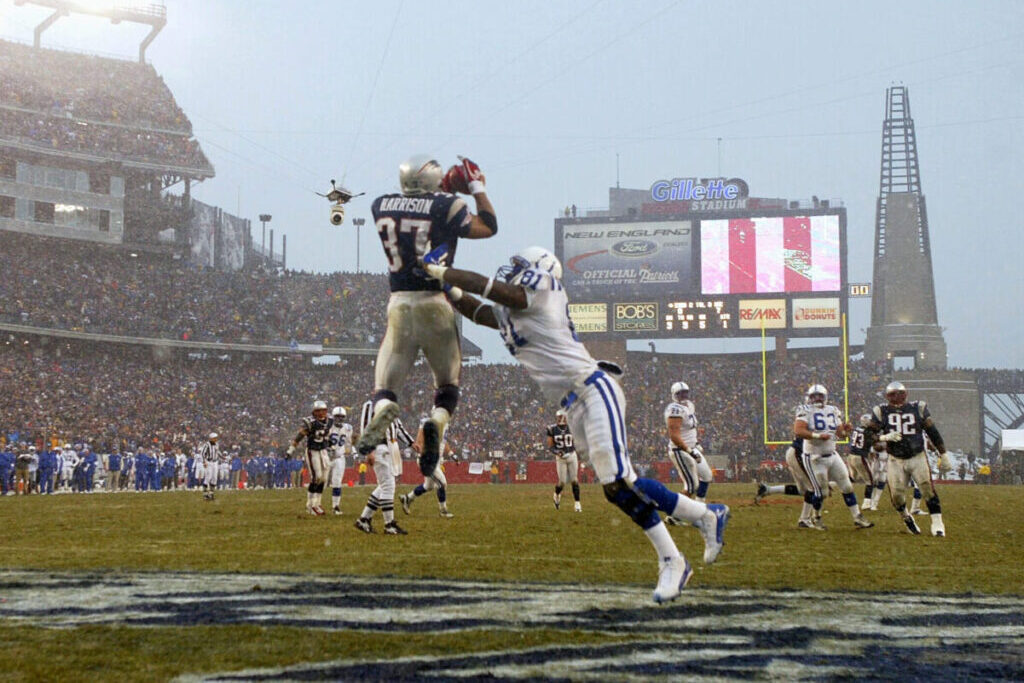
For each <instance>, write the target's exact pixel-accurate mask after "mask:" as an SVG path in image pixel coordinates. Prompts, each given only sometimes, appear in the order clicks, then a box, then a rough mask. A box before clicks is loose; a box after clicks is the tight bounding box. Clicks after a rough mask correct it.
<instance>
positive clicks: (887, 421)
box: [871, 401, 931, 460]
mask: <svg viewBox="0 0 1024 683" xmlns="http://www.w3.org/2000/svg"><path fill="white" fill-rule="evenodd" d="M930 417H931V413H929V412H928V404H926V403H925V402H924V401H907V402H906V403H904V404H903V405H901V406H900V407H898V408H896V407H893V406H892V405H890V404H888V403H882V404H881V405H877V406H875V409H874V410H873V411H871V426H872V427H873V428H874V429H876V430H877V431H878V432H880V433H881V434H888V433H889V432H899V433H900V434H901V438H900V440H899V441H890V442H889V443H888V451H889V455H891V456H893V457H894V458H900V459H901V460H906V459H907V458H912V457H914V456H915V455H917V454H918V453H923V452H924V434H925V432H924V423H925V421H926V420H927V419H928V418H930Z"/></svg>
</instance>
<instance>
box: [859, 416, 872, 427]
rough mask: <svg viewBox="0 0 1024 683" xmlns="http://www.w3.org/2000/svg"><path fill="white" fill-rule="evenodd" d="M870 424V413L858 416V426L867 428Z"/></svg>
mask: <svg viewBox="0 0 1024 683" xmlns="http://www.w3.org/2000/svg"><path fill="white" fill-rule="evenodd" d="M870 424H871V413H864V414H863V415H861V416H860V426H861V427H867V426H868V425H870Z"/></svg>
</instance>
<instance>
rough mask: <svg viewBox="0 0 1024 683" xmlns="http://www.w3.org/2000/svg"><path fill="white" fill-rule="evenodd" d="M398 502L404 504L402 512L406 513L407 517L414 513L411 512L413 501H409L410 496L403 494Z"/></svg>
mask: <svg viewBox="0 0 1024 683" xmlns="http://www.w3.org/2000/svg"><path fill="white" fill-rule="evenodd" d="M398 500H399V502H401V503H402V512H404V513H405V514H407V515H411V514H412V512H411V511H410V510H409V505H410V504H411V503H412V501H411V500H409V494H408V493H403V494H402V495H400V496H399V497H398Z"/></svg>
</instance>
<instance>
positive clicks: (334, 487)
mask: <svg viewBox="0 0 1024 683" xmlns="http://www.w3.org/2000/svg"><path fill="white" fill-rule="evenodd" d="M347 417H348V413H347V412H346V411H345V409H344V408H343V407H341V406H335V407H334V410H332V411H331V420H332V421H333V422H334V424H333V425H332V426H331V452H330V457H331V462H330V465H329V467H328V471H327V485H328V486H330V487H331V507H332V508H333V510H334V514H336V515H340V514H341V490H342V487H343V486H344V484H345V481H344V479H345V455H346V454H347V453H348V452H349V450H351V448H352V425H350V424H348V423H347V422H345V418H347Z"/></svg>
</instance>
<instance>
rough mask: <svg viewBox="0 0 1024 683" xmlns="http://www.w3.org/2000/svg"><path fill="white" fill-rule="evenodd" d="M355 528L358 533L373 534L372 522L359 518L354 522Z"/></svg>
mask: <svg viewBox="0 0 1024 683" xmlns="http://www.w3.org/2000/svg"><path fill="white" fill-rule="evenodd" d="M355 527H356V528H357V529H359V530H360V531H363V532H365V533H368V534H372V533H373V520H370V519H363V518H362V517H360V518H359V519H357V520H356V523H355Z"/></svg>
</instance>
